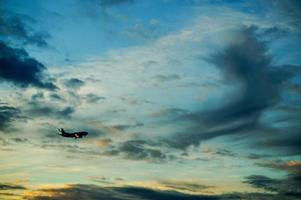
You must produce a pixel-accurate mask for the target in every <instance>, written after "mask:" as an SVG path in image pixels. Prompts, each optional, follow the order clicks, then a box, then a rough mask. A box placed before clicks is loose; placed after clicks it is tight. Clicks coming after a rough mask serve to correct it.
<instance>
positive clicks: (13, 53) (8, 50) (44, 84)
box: [0, 42, 56, 90]
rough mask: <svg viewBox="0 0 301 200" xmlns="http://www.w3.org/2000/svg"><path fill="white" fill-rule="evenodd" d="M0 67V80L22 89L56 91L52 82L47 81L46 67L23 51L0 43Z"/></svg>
mask: <svg viewBox="0 0 301 200" xmlns="http://www.w3.org/2000/svg"><path fill="white" fill-rule="evenodd" d="M0 65H1V68H0V80H3V81H8V82H11V83H13V84H15V85H17V86H20V87H24V88H26V87H29V86H33V87H37V88H43V89H48V90H54V89H56V86H55V85H54V84H53V83H52V82H50V81H47V77H46V74H45V71H46V67H45V66H44V65H43V64H42V63H40V62H39V61H37V60H36V59H34V58H32V57H30V56H29V55H28V53H27V52H26V51H25V50H24V49H18V48H12V47H9V46H7V45H6V44H4V43H2V42H0Z"/></svg>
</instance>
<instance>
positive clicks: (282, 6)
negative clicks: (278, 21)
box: [262, 0, 301, 31]
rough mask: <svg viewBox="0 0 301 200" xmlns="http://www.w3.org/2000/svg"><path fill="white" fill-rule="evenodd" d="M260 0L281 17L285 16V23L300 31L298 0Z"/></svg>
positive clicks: (300, 19) (300, 15)
mask: <svg viewBox="0 0 301 200" xmlns="http://www.w3.org/2000/svg"><path fill="white" fill-rule="evenodd" d="M262 2H263V4H264V5H266V6H267V7H269V8H271V9H273V10H274V11H275V12H276V13H277V14H279V15H280V16H281V17H284V18H287V19H288V20H287V21H286V23H288V24H291V25H292V26H293V27H294V28H297V29H298V30H299V31H300V22H301V3H300V1H299V0H286V1H281V0H268V1H262Z"/></svg>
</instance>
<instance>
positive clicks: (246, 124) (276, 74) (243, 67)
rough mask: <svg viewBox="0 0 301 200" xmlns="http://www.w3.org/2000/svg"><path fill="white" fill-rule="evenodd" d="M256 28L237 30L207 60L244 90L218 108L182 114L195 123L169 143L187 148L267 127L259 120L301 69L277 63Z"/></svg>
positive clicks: (182, 118) (183, 119) (181, 118)
mask: <svg viewBox="0 0 301 200" xmlns="http://www.w3.org/2000/svg"><path fill="white" fill-rule="evenodd" d="M256 29H257V28H256V27H248V28H244V29H243V30H241V31H240V32H239V33H237V38H238V39H237V40H235V42H233V43H232V44H230V45H229V46H228V47H227V48H225V49H224V50H223V51H221V52H218V53H216V54H214V55H212V56H211V57H210V58H208V59H207V61H208V62H209V63H212V64H213V65H214V66H216V67H217V68H218V69H219V70H220V71H221V72H222V75H223V77H224V83H225V84H229V85H233V84H241V87H242V89H241V91H240V92H239V93H238V94H237V96H235V97H233V100H232V102H230V103H227V104H226V105H224V106H221V107H219V108H217V109H214V110H208V111H200V112H196V113H192V114H187V115H184V116H182V117H179V118H178V119H177V120H178V121H179V120H181V121H186V122H189V123H190V124H191V125H190V126H189V127H188V128H186V129H185V130H184V131H183V132H179V133H177V134H176V135H175V136H174V138H175V139H174V140H170V139H169V140H167V143H169V145H171V146H173V147H176V148H186V147H188V146H189V145H199V143H200V142H201V141H204V140H208V139H212V138H215V137H219V136H225V135H230V134H237V133H244V134H248V133H249V132H252V131H253V132H254V131H257V132H262V129H264V127H263V125H262V124H261V123H259V119H260V117H261V115H262V113H263V112H264V111H265V110H266V109H267V108H271V107H272V106H275V105H276V104H277V103H279V102H280V99H281V98H280V93H281V90H282V89H283V85H284V84H283V83H285V82H286V81H288V80H289V79H290V78H292V77H294V76H295V75H296V73H297V71H298V70H299V69H300V68H299V67H298V66H292V65H283V66H273V65H272V59H271V56H270V55H269V54H268V52H267V47H266V44H265V43H264V42H262V41H260V40H258V38H256V35H255V33H254V31H255V30H256ZM252 134H253V133H252ZM286 137H289V136H286Z"/></svg>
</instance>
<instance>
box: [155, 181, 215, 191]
mask: <svg viewBox="0 0 301 200" xmlns="http://www.w3.org/2000/svg"><path fill="white" fill-rule="evenodd" d="M160 184H162V185H164V187H167V188H169V189H170V190H176V191H183V192H200V191H202V192H204V190H206V189H209V188H213V186H208V185H203V184H199V183H195V182H185V181H161V182H160Z"/></svg>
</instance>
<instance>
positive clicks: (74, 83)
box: [64, 78, 85, 90]
mask: <svg viewBox="0 0 301 200" xmlns="http://www.w3.org/2000/svg"><path fill="white" fill-rule="evenodd" d="M84 84H85V82H84V81H82V80H80V79H77V78H71V79H68V80H65V82H64V85H65V86H66V87H67V88H72V89H76V90H77V89H79V88H80V87H82V86H84Z"/></svg>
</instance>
